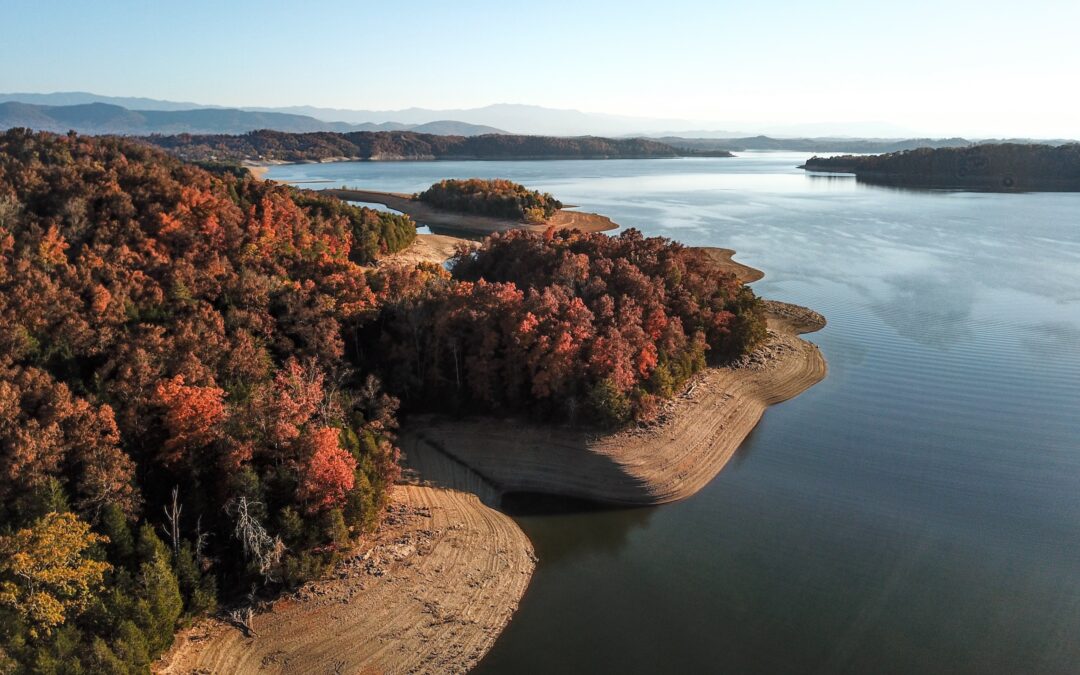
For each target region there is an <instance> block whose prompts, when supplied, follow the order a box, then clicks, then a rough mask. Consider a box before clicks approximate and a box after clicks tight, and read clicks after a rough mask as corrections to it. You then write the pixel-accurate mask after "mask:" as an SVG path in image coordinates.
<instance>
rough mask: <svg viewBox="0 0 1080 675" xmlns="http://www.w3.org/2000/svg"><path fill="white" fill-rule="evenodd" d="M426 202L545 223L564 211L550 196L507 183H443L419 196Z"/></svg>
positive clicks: (459, 209)
mask: <svg viewBox="0 0 1080 675" xmlns="http://www.w3.org/2000/svg"><path fill="white" fill-rule="evenodd" d="M415 197H416V199H419V200H420V201H422V202H425V203H427V204H430V205H432V206H435V207H438V208H440V209H446V210H448V211H457V212H460V213H475V214H479V215H482V216H492V217H495V218H512V219H514V220H520V221H522V222H525V223H534V224H535V223H543V222H545V221H546V220H547V219H548V218H550V217H552V216H553V215H555V212H556V211H558V210H559V209H561V208H562V207H563V205H562V202H560V201H559V200H558V199H555V198H554V197H552V196H551V195H550V194H547V193H541V192H537V191H536V190H530V189H528V188H527V187H525V186H524V185H519V184H518V183H514V182H512V181H508V180H505V179H494V180H484V179H481V178H470V179H468V180H443V181H439V182H438V183H435V184H434V185H432V186H431V187H429V188H428V189H427V190H424V191H423V192H421V193H419V194H417V195H415Z"/></svg>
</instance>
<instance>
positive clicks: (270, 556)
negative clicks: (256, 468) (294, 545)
mask: <svg viewBox="0 0 1080 675" xmlns="http://www.w3.org/2000/svg"><path fill="white" fill-rule="evenodd" d="M258 505H259V502H254V501H252V502H249V501H248V498H247V497H246V496H245V497H240V498H239V499H234V500H231V501H230V502H229V503H228V504H227V505H226V506H225V510H226V512H227V513H228V514H229V515H231V516H232V517H233V518H235V519H236V528H235V529H234V530H233V534H234V535H235V536H236V538H237V539H239V540H240V544H241V546H243V549H244V557H245V558H247V559H248V560H251V561H253V562H254V563H255V564H256V565H257V566H258V568H259V573H260V574H262V575H263V579H264V581H267V582H269V581H275V579H274V576H273V575H274V569H275V568H276V567H277V565H278V563H279V562H281V556H282V554H284V553H285V544H284V543H282V541H281V537H271V536H270V535H269V534H268V533H267V531H266V528H265V527H263V526H262V523H260V522H259V520H258V519H257V518H256V517H255V515H254V514H252V513H251V509H252V507H255V506H258Z"/></svg>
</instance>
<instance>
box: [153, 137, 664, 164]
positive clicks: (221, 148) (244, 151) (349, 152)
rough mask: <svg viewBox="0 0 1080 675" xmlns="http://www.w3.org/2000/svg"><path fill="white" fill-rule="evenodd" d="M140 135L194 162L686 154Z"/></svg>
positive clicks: (612, 146) (479, 141) (574, 144)
mask: <svg viewBox="0 0 1080 675" xmlns="http://www.w3.org/2000/svg"><path fill="white" fill-rule="evenodd" d="M140 140H141V141H142V142H144V143H148V144H150V145H154V146H157V147H159V148H162V149H165V150H167V151H169V152H170V153H172V154H174V155H175V156H177V157H180V158H182V159H185V160H189V161H232V162H325V161H333V160H366V161H394V160H399V161H400V160H434V159H450V160H479V159H488V160H526V159H638V158H659V157H678V156H680V154H682V153H680V152H679V151H678V150H676V149H675V148H673V147H671V146H670V145H666V144H664V143H660V142H658V141H650V140H647V139H643V138H599V137H593V136H580V137H573V138H564V137H556V136H515V135H510V134H488V135H483V136H436V135H433V134H420V133H414V132H409V131H378V132H369V131H360V132H352V133H334V132H317V133H306V134H293V133H286V132H281V131H267V130H263V131H253V132H251V133H248V134H242V135H238V136H229V135H211V136H196V135H191V134H179V135H175V136H144V137H141V139H140Z"/></svg>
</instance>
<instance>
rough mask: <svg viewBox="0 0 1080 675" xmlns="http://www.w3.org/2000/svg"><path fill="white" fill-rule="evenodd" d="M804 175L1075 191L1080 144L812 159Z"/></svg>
mask: <svg viewBox="0 0 1080 675" xmlns="http://www.w3.org/2000/svg"><path fill="white" fill-rule="evenodd" d="M799 168H800V169H805V170H807V171H814V172H826V173H853V174H855V176H856V178H857V179H858V180H859V181H860V182H865V183H870V184H876V185H890V186H897V187H911V188H937V189H954V190H976V191H985V192H1077V191H1080V144H1078V143H1068V144H1065V145H1037V144H1027V143H992V144H991V143H988V144H982V145H971V146H967V147H962V148H955V147H951V148H919V149H917V150H904V151H902V152H892V153H888V154H884V155H869V156H860V155H841V156H837V157H816V156H815V157H812V158H810V159H809V160H808V161H807V162H806V164H803V165H802V166H800V167H799Z"/></svg>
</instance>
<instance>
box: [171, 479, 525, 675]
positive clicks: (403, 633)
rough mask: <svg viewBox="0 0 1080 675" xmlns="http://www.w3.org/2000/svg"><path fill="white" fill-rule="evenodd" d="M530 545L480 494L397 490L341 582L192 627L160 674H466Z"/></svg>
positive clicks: (512, 602) (506, 616) (338, 575)
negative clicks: (250, 617) (250, 616)
mask: <svg viewBox="0 0 1080 675" xmlns="http://www.w3.org/2000/svg"><path fill="white" fill-rule="evenodd" d="M534 566H535V556H534V553H533V549H532V545H531V544H530V543H529V540H528V538H527V537H525V535H524V534H523V533H522V532H521V530H520V529H519V528H518V527H517V525H516V524H515V523H514V521H512V520H511V519H510V518H508V517H507V516H505V515H503V514H501V513H499V512H497V511H494V510H492V509H490V508H488V507H486V506H484V505H483V504H481V503H480V501H479V500H478V499H477V497H476V496H475V495H473V494H468V493H465V492H458V491H454V490H444V489H436V488H431V487H421V486H415V485H408V486H398V487H396V488H395V493H394V495H393V504H392V506H391V507H390V509H389V510H388V512H387V515H386V517H385V518H384V521H383V523H382V525H381V526H380V528H379V530H378V532H377V533H376V535H375V536H374V538H373V539H372V540H371V541H366V542H364V545H362V546H361V547H360V548H359V549H358V550H357V551H356V552H355V553H354V554H353V555H351V556H350V557H348V558H347V559H346V560H344V561H343V562H342V563H341V564H340V565H339V566H338V568H337V569H336V571H335V573H334V574H333V575H331V578H330V579H329V580H326V581H321V582H317V583H311V584H308V585H306V586H304V587H303V588H302V589H300V590H299V591H298V592H296V593H295V594H293V595H290V596H286V597H284V598H282V599H279V600H278V601H276V602H275V603H274V604H273V608H272V610H270V611H267V612H264V613H262V614H258V615H256V616H255V620H254V629H255V631H256V632H257V633H258V635H257V637H245V636H244V635H243V633H242V632H241V631H239V630H238V629H236V628H234V627H232V626H229V625H226V624H223V623H222V622H219V621H204V622H201V623H200V624H198V625H196V626H195V627H193V628H191V629H189V630H187V631H184V632H183V633H181V634H180V635H179V636H178V638H177V645H176V646H175V647H174V648H173V650H172V651H171V652H170V654H169V655H168V656H167V660H165V661H163V662H162V663H161V664H159V667H158V668H156V669H155V671H156V672H160V673H250V672H267V673H463V672H466V671H468V670H469V669H471V668H472V667H473V666H475V665H476V663H477V662H478V661H479V660H480V658H481V657H482V656H483V655H484V654H486V653H487V651H488V650H489V649H490V648H491V646H492V644H494V642H495V638H496V637H498V635H499V633H500V632H502V629H503V628H504V627H505V626H506V624H507V623H508V622H509V621H510V617H511V616H512V615H513V613H514V611H515V610H516V609H517V605H518V602H519V600H520V599H521V596H522V594H523V593H524V592H525V588H526V586H527V585H528V583H529V579H530V578H531V575H532V571H533V568H534Z"/></svg>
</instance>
